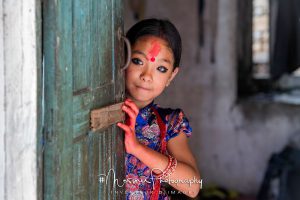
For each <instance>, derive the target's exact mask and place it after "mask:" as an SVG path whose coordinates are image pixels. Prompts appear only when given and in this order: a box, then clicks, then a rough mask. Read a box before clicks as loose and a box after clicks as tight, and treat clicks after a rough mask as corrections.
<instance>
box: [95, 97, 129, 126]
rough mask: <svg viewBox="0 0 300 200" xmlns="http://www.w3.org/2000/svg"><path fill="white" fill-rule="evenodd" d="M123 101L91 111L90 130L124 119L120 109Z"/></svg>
mask: <svg viewBox="0 0 300 200" xmlns="http://www.w3.org/2000/svg"><path fill="white" fill-rule="evenodd" d="M122 104H123V102H121V103H117V104H114V105H110V106H106V107H103V108H99V109H95V110H92V111H91V130H92V131H96V130H99V129H102V128H106V127H108V126H110V125H113V124H115V123H117V122H120V121H123V120H124V119H125V114H124V112H122V110H121V106H122Z"/></svg>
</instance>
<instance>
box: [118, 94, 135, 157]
mask: <svg viewBox="0 0 300 200" xmlns="http://www.w3.org/2000/svg"><path fill="white" fill-rule="evenodd" d="M122 110H123V111H124V112H125V113H126V114H127V115H126V120H125V124H123V123H117V125H118V126H119V127H120V128H121V129H123V130H124V131H125V150H126V152H127V153H130V154H134V151H135V150H137V149H138V146H139V145H140V143H139V141H138V140H137V139H136V135H135V122H136V117H137V115H138V114H139V108H138V107H137V106H136V105H135V103H134V102H133V101H132V100H131V99H126V100H125V102H124V104H123V106H122Z"/></svg>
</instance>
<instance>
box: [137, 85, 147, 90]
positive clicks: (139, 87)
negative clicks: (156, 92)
mask: <svg viewBox="0 0 300 200" xmlns="http://www.w3.org/2000/svg"><path fill="white" fill-rule="evenodd" d="M136 87H137V88H138V89H142V90H148V91H149V90H150V89H148V88H145V87H141V86H136Z"/></svg>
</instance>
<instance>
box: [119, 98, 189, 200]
mask: <svg viewBox="0 0 300 200" xmlns="http://www.w3.org/2000/svg"><path fill="white" fill-rule="evenodd" d="M152 107H154V108H155V109H156V110H157V111H158V113H159V114H160V116H161V118H162V120H163V121H164V123H165V124H166V126H167V134H166V140H167V141H169V140H170V139H172V138H174V137H176V136H177V135H178V134H179V133H180V132H183V133H185V134H186V136H188V137H189V136H191V133H192V129H191V127H190V125H189V122H188V120H187V119H186V117H185V116H184V113H183V111H182V110H181V109H175V110H174V109H170V108H167V109H164V108H160V107H159V106H158V105H156V104H154V103H153V102H152V103H150V104H149V105H147V106H146V107H144V108H142V109H140V112H139V114H138V116H137V119H136V126H135V132H136V137H137V139H138V140H139V141H140V142H141V143H142V144H144V145H146V146H148V147H150V148H151V149H154V150H155V151H158V152H160V146H161V144H160V143H161V141H160V137H159V135H160V130H159V126H158V123H157V120H156V116H155V114H154V113H153V112H152V109H151V108H152ZM125 163H126V199H128V200H148V199H150V196H151V193H152V190H153V186H154V181H155V179H154V177H153V176H152V175H151V174H152V173H151V170H150V169H149V168H148V167H147V166H146V165H145V164H143V163H142V162H141V161H140V160H139V159H137V158H136V157H135V156H133V155H131V154H126V160H125ZM158 199H159V200H167V199H169V198H168V195H167V194H166V192H164V188H163V186H162V188H161V192H160V195H159V198H158Z"/></svg>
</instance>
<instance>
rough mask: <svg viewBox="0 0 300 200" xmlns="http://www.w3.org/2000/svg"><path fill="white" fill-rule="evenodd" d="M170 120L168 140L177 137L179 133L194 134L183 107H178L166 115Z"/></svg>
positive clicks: (168, 120) (188, 135)
mask: <svg viewBox="0 0 300 200" xmlns="http://www.w3.org/2000/svg"><path fill="white" fill-rule="evenodd" d="M166 120H167V122H168V126H167V136H166V140H167V141H169V140H170V139H172V138H174V137H176V136H177V135H178V134H179V133H181V132H183V133H185V135H186V136H187V137H190V136H191V135H192V128H191V127H190V124H189V121H188V119H187V118H186V116H185V115H184V113H183V111H182V110H181V109H176V110H174V111H173V112H171V113H170V114H169V115H168V116H166Z"/></svg>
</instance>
